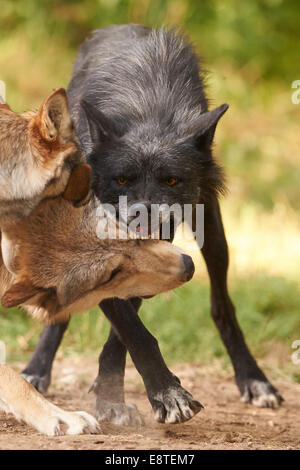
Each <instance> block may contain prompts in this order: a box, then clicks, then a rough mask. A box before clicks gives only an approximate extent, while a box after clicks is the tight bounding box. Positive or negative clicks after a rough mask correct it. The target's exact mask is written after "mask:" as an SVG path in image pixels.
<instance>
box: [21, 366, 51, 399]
mask: <svg viewBox="0 0 300 470" xmlns="http://www.w3.org/2000/svg"><path fill="white" fill-rule="evenodd" d="M21 376H22V377H24V379H25V380H27V382H29V383H30V384H32V385H33V386H34V388H36V390H37V391H38V392H40V393H42V394H43V395H44V394H45V393H46V392H47V390H48V387H49V385H50V382H51V375H50V374H45V375H43V376H40V375H38V374H31V373H30V372H27V371H26V369H24V370H23V372H21Z"/></svg>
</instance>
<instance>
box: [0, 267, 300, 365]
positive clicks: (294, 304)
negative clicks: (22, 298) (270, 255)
mask: <svg viewBox="0 0 300 470" xmlns="http://www.w3.org/2000/svg"><path fill="white" fill-rule="evenodd" d="M231 292H232V298H233V301H234V303H235V305H236V309H237V313H238V318H239V321H240V324H241V327H242V329H243V331H244V333H245V336H246V338H247V342H248V344H249V346H250V347H251V350H252V351H253V353H254V354H255V356H256V357H263V356H264V355H266V354H267V353H268V352H270V351H271V350H272V348H273V347H274V345H275V344H278V343H282V344H285V345H286V347H287V348H290V346H291V343H292V341H293V340H295V339H299V338H300V315H299V305H300V289H299V286H297V284H296V283H293V282H292V281H286V280H285V279H284V278H281V277H273V278H272V277H268V276H267V275H265V274H261V275H258V276H252V277H251V278H249V279H243V280H241V279H240V280H238V281H235V282H234V283H233V285H232V289H231ZM141 317H142V319H143V322H144V324H145V325H146V326H147V328H148V329H149V330H150V331H151V333H152V334H153V335H154V336H155V337H156V338H157V339H158V340H159V345H160V348H161V351H162V353H163V356H164V357H165V359H166V361H167V362H168V364H171V363H174V362H184V361H201V362H204V363H208V362H209V361H211V360H213V359H214V358H222V360H223V363H224V365H226V364H228V358H227V355H226V353H225V349H224V346H223V345H222V343H221V340H220V338H219V334H218V332H217V330H216V328H215V326H214V324H213V321H212V319H211V316H210V302H209V286H208V285H207V284H205V283H201V282H200V281H196V280H195V281H192V282H191V283H189V284H188V285H186V286H184V287H182V288H180V289H177V290H176V291H175V292H172V293H169V294H163V295H160V296H157V297H155V298H153V299H151V300H148V301H145V302H144V303H143V307H142V311H141ZM0 331H1V339H2V340H4V341H5V342H6V344H7V349H8V359H9V360H16V359H17V360H26V359H28V357H29V356H30V353H31V352H32V351H33V350H34V347H35V345H36V343H37V340H38V336H39V332H40V331H41V327H40V326H39V325H37V323H36V322H34V321H33V320H31V319H30V318H28V317H27V316H26V315H25V314H24V313H23V312H20V311H16V310H12V311H11V312H10V311H7V310H5V311H4V315H1V316H0ZM108 331H109V325H108V322H107V321H106V320H105V319H104V317H103V315H102V314H101V313H100V311H99V310H98V309H97V308H95V309H93V310H91V311H90V312H88V313H85V314H82V315H76V316H74V317H73V318H72V320H71V323H70V327H69V329H68V330H67V333H66V335H65V337H64V340H63V344H62V349H63V352H64V354H66V355H72V354H82V353H91V352H99V350H100V348H101V347H102V345H103V344H104V341H105V338H106V337H107V334H108Z"/></svg>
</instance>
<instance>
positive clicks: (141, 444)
mask: <svg viewBox="0 0 300 470" xmlns="http://www.w3.org/2000/svg"><path fill="white" fill-rule="evenodd" d="M18 370H21V365H19V366H18ZM96 370H97V366H96V364H95V363H93V362H92V361H89V360H86V359H82V358H72V359H63V360H60V361H56V363H55V366H54V372H53V379H52V385H51V387H50V389H49V393H48V395H47V396H48V398H49V399H50V400H52V401H53V402H54V403H55V404H56V405H58V406H61V407H63V408H65V409H67V410H85V411H88V412H90V413H93V407H94V396H93V394H92V393H87V392H88V389H89V386H90V384H91V383H92V380H93V378H94V377H95V373H96ZM172 370H173V371H174V372H175V373H176V375H178V376H179V377H180V379H181V381H182V384H183V386H184V387H185V388H186V389H188V390H189V391H190V392H191V393H192V394H193V395H194V397H195V398H197V399H199V400H200V401H201V403H202V404H203V405H204V407H205V409H204V410H202V411H201V412H200V413H199V414H198V415H197V416H196V417H194V418H193V419H192V420H191V421H189V422H188V423H184V424H176V425H164V424H158V423H156V422H155V421H154V420H153V418H152V411H151V407H150V404H149V402H148V401H147V397H146V394H145V391H144V388H143V384H142V382H141V379H140V377H139V376H138V374H137V372H136V371H135V369H134V367H133V366H131V365H129V366H128V367H127V371H126V391H127V394H126V397H127V402H129V403H130V402H131V403H136V405H137V406H138V408H139V410H140V412H141V413H142V414H143V416H144V418H145V423H146V425H145V426H144V427H141V428H138V429H136V428H135V429H133V428H128V427H116V426H113V425H109V424H104V423H103V424H102V425H101V427H102V433H101V434H98V435H81V436H59V437H51V438H50V437H46V436H43V435H41V434H39V433H38V432H36V431H35V430H33V429H31V428H29V427H28V426H26V425H24V424H20V423H18V422H17V421H16V420H15V419H14V418H12V417H11V416H8V415H5V414H4V413H1V412H0V449H1V450H3V449H49V450H52V449H93V450H101V449H112V450H117V449H127V450H134V449H150V450H154V449H158V450H159V449H162V450H166V449H167V450H175V449H188V450H190V449H247V450H250V449H253V450H254V449H300V400H299V398H300V393H299V392H300V385H299V384H295V383H293V382H291V381H290V380H289V379H287V378H286V377H284V376H279V377H278V374H277V379H276V380H275V381H274V380H273V381H274V382H275V385H276V386H277V387H278V388H279V389H280V391H281V392H282V394H283V396H284V398H285V402H284V404H283V406H282V407H281V408H280V409H277V410H272V409H259V408H255V407H253V406H252V405H245V404H243V403H241V402H240V401H239V395H238V391H237V388H236V386H235V383H234V380H233V377H232V376H229V373H228V372H227V373H225V372H224V371H222V370H221V369H220V367H218V366H212V367H202V366H201V365H200V364H179V365H177V366H175V367H174V366H173V367H172ZM268 375H270V373H268Z"/></svg>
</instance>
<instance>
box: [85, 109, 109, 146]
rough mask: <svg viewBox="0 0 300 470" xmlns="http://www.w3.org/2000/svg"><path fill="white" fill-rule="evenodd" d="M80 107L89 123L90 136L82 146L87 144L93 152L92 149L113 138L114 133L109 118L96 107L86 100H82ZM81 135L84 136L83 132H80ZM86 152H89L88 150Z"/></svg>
mask: <svg viewBox="0 0 300 470" xmlns="http://www.w3.org/2000/svg"><path fill="white" fill-rule="evenodd" d="M80 106H81V109H82V110H83V113H84V117H85V120H86V122H87V126H88V129H87V132H88V134H89V136H88V137H89V138H88V139H85V140H86V142H82V144H83V146H84V147H85V144H86V145H87V144H88V146H89V147H90V150H91V148H93V147H95V146H96V145H97V144H99V143H100V144H101V143H103V142H104V141H105V140H108V139H109V138H111V137H112V136H113V131H112V129H111V125H110V123H109V121H108V119H107V117H106V116H105V115H104V114H103V113H102V112H101V111H99V110H98V109H97V108H96V107H95V106H93V105H92V104H90V103H88V102H87V101H85V100H81V102H80ZM79 121H80V120H79ZM79 134H82V132H79ZM83 134H84V132H83ZM87 141H89V142H87ZM86 150H87V151H88V149H86Z"/></svg>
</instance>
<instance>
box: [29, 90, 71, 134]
mask: <svg viewBox="0 0 300 470" xmlns="http://www.w3.org/2000/svg"><path fill="white" fill-rule="evenodd" d="M36 121H37V123H38V126H39V130H40V133H41V135H42V137H43V138H44V139H45V140H46V141H48V142H52V141H55V139H56V138H57V136H58V135H59V134H61V135H62V136H63V137H66V136H68V135H70V132H71V128H72V126H71V118H70V115H69V110H68V100H67V93H66V90H65V89H64V88H57V89H56V90H54V91H53V92H52V93H50V95H49V96H48V97H47V98H46V99H45V101H44V102H43V104H42V105H41V107H40V109H39V111H38V114H37V117H36Z"/></svg>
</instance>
